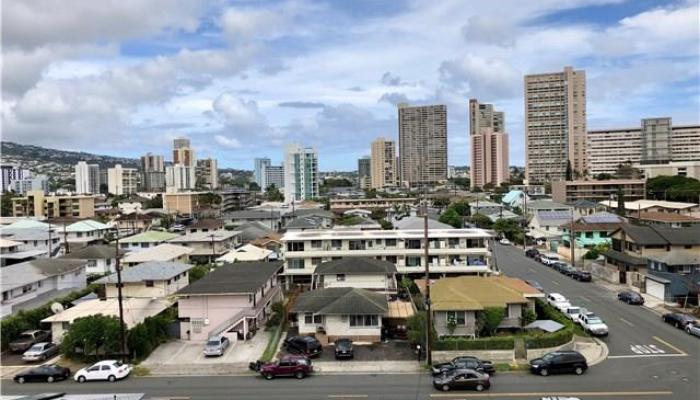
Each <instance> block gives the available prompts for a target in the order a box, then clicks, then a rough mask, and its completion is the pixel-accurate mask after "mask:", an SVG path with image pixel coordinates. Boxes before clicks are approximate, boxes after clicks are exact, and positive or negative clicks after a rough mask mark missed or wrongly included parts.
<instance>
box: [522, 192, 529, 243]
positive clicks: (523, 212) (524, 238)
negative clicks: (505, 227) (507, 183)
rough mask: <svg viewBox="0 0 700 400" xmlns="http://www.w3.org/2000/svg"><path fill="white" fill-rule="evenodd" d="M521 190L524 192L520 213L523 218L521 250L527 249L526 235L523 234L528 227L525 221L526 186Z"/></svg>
mask: <svg viewBox="0 0 700 400" xmlns="http://www.w3.org/2000/svg"><path fill="white" fill-rule="evenodd" d="M523 189H525V192H524V193H523V194H524V196H523V203H524V205H523V209H522V210H521V211H522V213H521V214H522V216H523V218H524V219H523V249H526V248H527V233H525V232H524V231H525V228H527V225H528V220H527V215H528V214H527V186H525V187H524V188H523Z"/></svg>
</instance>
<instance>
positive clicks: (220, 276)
mask: <svg viewBox="0 0 700 400" xmlns="http://www.w3.org/2000/svg"><path fill="white" fill-rule="evenodd" d="M281 269H282V262H281V261H275V262H260V261H250V262H241V263H234V264H225V265H223V266H221V267H217V268H216V269H214V270H213V271H211V272H209V274H207V275H206V276H204V277H203V278H202V279H200V280H198V281H196V282H194V283H191V284H190V285H189V286H187V287H185V288H183V289H181V290H180V291H179V292H178V293H177V294H178V295H179V296H197V295H199V296H206V295H222V294H248V293H254V292H255V291H257V290H259V289H260V287H262V286H263V285H264V284H265V282H267V281H268V280H269V279H270V278H272V277H273V276H274V275H275V274H277V273H278V272H279V271H280V270H281Z"/></svg>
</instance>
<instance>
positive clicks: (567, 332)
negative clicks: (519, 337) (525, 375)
mask: <svg viewBox="0 0 700 400" xmlns="http://www.w3.org/2000/svg"><path fill="white" fill-rule="evenodd" d="M535 309H536V310H537V317H538V319H550V320H552V321H556V322H559V323H560V324H562V325H564V329H562V330H559V331H557V332H554V333H542V334H533V335H529V336H527V337H526V338H525V345H526V346H527V348H528V349H542V348H546V347H555V346H561V345H563V344H565V343H568V342H570V341H571V339H573V337H574V330H575V329H576V325H575V324H574V322H573V321H571V320H570V319H569V318H567V317H566V316H565V315H564V314H562V313H561V312H560V311H559V310H557V309H556V308H554V307H553V306H551V305H550V304H548V303H545V302H543V301H541V300H537V302H536V303H535Z"/></svg>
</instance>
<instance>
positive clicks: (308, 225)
mask: <svg viewBox="0 0 700 400" xmlns="http://www.w3.org/2000/svg"><path fill="white" fill-rule="evenodd" d="M330 226H331V225H330V224H324V219H323V218H321V217H315V216H309V217H297V218H294V219H293V220H291V221H289V222H288V223H287V225H285V229H286V230H287V232H301V231H305V230H309V229H324V228H330Z"/></svg>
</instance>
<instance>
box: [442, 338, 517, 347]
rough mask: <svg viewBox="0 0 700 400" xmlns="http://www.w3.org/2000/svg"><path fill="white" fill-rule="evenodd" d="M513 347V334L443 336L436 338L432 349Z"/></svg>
mask: <svg viewBox="0 0 700 400" xmlns="http://www.w3.org/2000/svg"><path fill="white" fill-rule="evenodd" d="M514 347H515V338H514V337H513V336H494V337H490V338H478V339H467V338H444V339H440V340H436V341H435V343H434V345H433V349H434V350H512V349H513V348H514Z"/></svg>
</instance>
